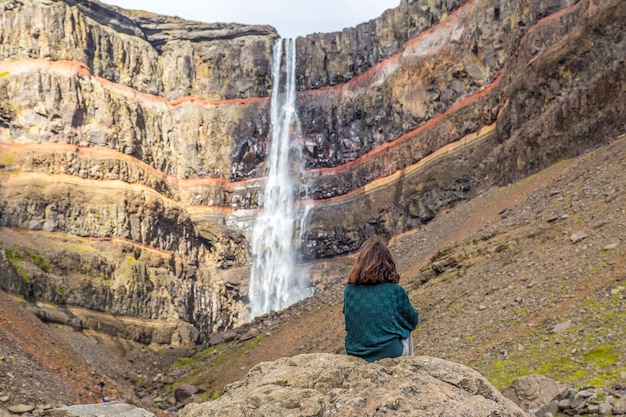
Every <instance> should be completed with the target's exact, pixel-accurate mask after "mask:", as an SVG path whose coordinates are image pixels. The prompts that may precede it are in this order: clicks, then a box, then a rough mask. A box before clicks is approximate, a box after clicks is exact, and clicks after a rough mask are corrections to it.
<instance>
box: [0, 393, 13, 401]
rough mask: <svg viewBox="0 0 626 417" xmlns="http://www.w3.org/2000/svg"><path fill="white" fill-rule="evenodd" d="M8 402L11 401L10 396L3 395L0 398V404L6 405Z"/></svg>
mask: <svg viewBox="0 0 626 417" xmlns="http://www.w3.org/2000/svg"><path fill="white" fill-rule="evenodd" d="M9 400H11V396H10V395H8V394H7V395H3V396H2V397H0V403H8V402H9Z"/></svg>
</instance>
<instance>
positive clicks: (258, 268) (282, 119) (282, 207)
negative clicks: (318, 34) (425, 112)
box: [249, 39, 311, 317]
mask: <svg viewBox="0 0 626 417" xmlns="http://www.w3.org/2000/svg"><path fill="white" fill-rule="evenodd" d="M282 43H283V41H280V40H279V41H278V42H276V44H275V45H274V50H273V56H272V79H273V89H272V102H271V106H270V112H271V129H272V131H271V143H270V149H269V154H268V157H267V164H268V171H267V179H266V184H265V191H264V194H263V208H262V210H261V213H260V214H259V216H258V217H257V219H256V222H255V224H254V229H253V232H252V248H251V249H252V268H251V274H250V289H249V297H250V316H251V317H256V316H259V315H261V314H265V313H267V312H270V311H272V310H276V311H277V310H280V309H283V308H285V307H288V306H290V305H291V304H293V303H295V302H297V301H300V300H302V299H303V298H306V297H308V296H309V295H310V293H311V290H310V288H308V280H307V277H306V273H304V272H303V271H297V268H296V254H297V251H296V248H295V247H294V245H295V243H294V233H295V225H296V223H297V222H298V211H297V209H296V205H295V192H296V190H297V186H298V184H297V179H298V177H299V172H300V168H301V158H300V150H299V149H292V148H290V142H291V139H293V138H297V137H298V136H299V135H300V121H299V120H298V114H297V111H296V87H295V84H296V82H295V72H296V71H295V65H296V45H295V44H296V43H295V40H292V39H285V40H284V43H285V63H286V65H285V73H286V80H285V82H284V87H283V83H282V80H281V78H282V77H281V58H282V55H283V51H282ZM301 227H302V226H301Z"/></svg>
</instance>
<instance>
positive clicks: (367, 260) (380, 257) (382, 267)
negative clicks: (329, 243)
mask: <svg viewBox="0 0 626 417" xmlns="http://www.w3.org/2000/svg"><path fill="white" fill-rule="evenodd" d="M381 282H395V283H398V282H400V275H399V274H398V272H397V271H396V263H395V262H394V261H393V258H392V256H391V252H389V249H387V246H385V243H384V242H383V241H382V240H381V239H380V238H378V237H373V238H370V239H369V240H367V241H366V242H365V243H363V245H361V250H360V251H359V256H358V257H357V258H356V261H354V265H353V266H352V270H351V271H350V275H349V276H348V284H361V285H373V284H379V283H381Z"/></svg>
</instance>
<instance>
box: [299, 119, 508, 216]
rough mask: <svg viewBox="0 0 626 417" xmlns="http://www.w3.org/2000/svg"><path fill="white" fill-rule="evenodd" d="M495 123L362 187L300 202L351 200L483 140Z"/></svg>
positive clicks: (315, 202)
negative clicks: (320, 198)
mask: <svg viewBox="0 0 626 417" xmlns="http://www.w3.org/2000/svg"><path fill="white" fill-rule="evenodd" d="M495 127H496V125H495V123H494V124H492V125H489V126H484V127H483V128H481V129H480V130H478V131H477V132H474V133H470V134H468V135H466V136H465V137H463V138H461V139H460V140H458V141H456V142H452V143H450V144H448V145H446V146H444V147H442V148H439V149H438V150H437V151H435V152H434V153H432V154H430V155H428V156H427V157H425V158H423V159H421V160H419V161H418V162H416V163H415V164H413V165H410V166H408V167H406V168H403V169H399V170H397V171H396V172H394V173H393V174H391V175H388V176H386V177H381V178H378V179H376V180H374V181H372V182H370V183H368V184H366V185H364V186H362V187H359V188H355V189H353V190H351V191H349V192H347V193H345V194H342V195H338V196H334V197H330V198H326V199H323V200H314V201H313V202H312V203H311V202H307V201H301V202H300V203H301V204H302V205H304V204H312V205H318V204H324V205H327V204H338V203H342V202H345V201H349V200H352V199H354V198H356V197H357V196H358V195H359V194H363V193H371V192H373V191H375V190H377V189H380V188H382V187H384V186H387V185H389V184H390V183H393V182H395V181H397V180H398V178H399V176H400V175H401V174H405V175H407V174H409V175H410V174H412V173H415V172H416V171H419V170H423V169H425V168H426V167H427V166H428V165H430V164H431V163H433V162H435V161H437V160H439V159H441V158H443V157H446V156H448V155H450V154H452V153H453V152H456V151H458V150H460V149H463V148H467V147H469V146H472V145H474V144H476V143H479V142H481V141H483V140H486V139H488V138H489V137H490V134H492V133H493V132H494V130H495Z"/></svg>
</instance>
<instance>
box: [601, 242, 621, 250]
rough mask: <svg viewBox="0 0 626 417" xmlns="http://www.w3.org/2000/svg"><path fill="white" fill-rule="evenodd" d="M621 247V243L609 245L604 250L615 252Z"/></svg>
mask: <svg viewBox="0 0 626 417" xmlns="http://www.w3.org/2000/svg"><path fill="white" fill-rule="evenodd" d="M618 246H619V243H609V244H608V245H606V246H605V247H604V248H602V250H613V249H615V248H617V247H618Z"/></svg>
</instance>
